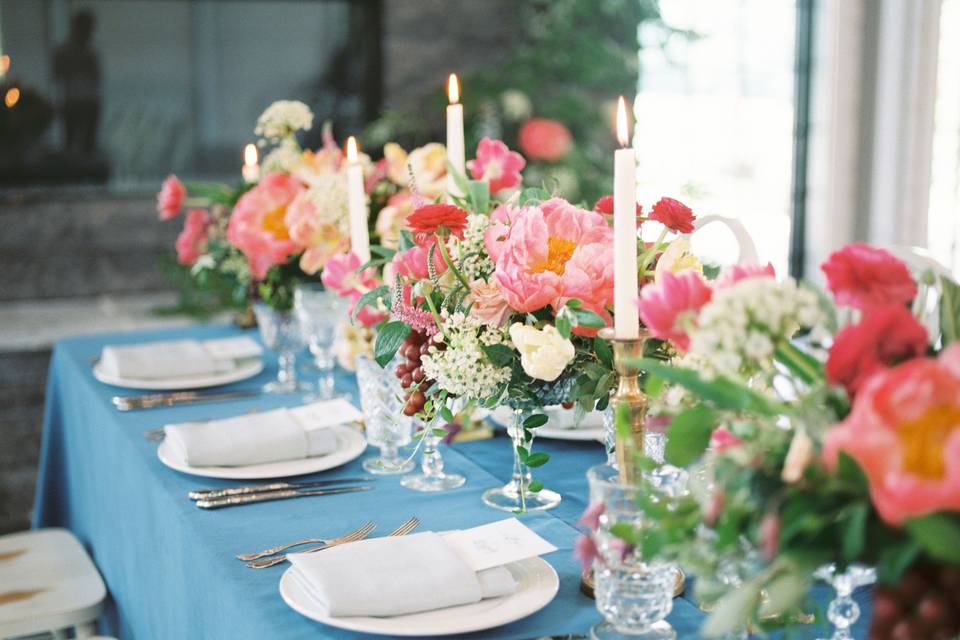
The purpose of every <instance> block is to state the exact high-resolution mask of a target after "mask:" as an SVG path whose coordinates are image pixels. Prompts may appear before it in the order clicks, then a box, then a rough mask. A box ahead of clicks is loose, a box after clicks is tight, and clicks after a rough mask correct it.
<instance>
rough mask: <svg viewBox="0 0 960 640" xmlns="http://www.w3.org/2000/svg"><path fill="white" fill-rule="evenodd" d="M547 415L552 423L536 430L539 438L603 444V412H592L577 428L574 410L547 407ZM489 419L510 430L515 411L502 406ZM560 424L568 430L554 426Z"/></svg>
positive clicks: (584, 417)
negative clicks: (574, 423) (574, 424)
mask: <svg viewBox="0 0 960 640" xmlns="http://www.w3.org/2000/svg"><path fill="white" fill-rule="evenodd" d="M546 414H547V417H548V418H550V421H549V422H547V424H545V425H543V426H542V427H537V428H536V429H534V433H536V435H537V437H538V438H549V439H551V440H580V441H591V440H593V441H596V442H603V412H601V411H591V412H590V413H588V414H587V415H585V416H583V420H582V421H581V423H580V424H579V425H578V426H576V427H574V426H573V422H574V409H564V408H563V407H560V406H556V407H547V409H546ZM489 417H490V419H491V420H493V421H494V422H496V423H497V424H498V425H500V426H502V427H505V428H509V426H510V425H511V423H512V422H513V411H512V410H511V409H510V407H505V406H500V407H497V408H496V409H494V411H493V413H491V414H490V416H489ZM558 423H560V424H563V425H565V426H566V428H564V427H560V426H554V425H555V424H558Z"/></svg>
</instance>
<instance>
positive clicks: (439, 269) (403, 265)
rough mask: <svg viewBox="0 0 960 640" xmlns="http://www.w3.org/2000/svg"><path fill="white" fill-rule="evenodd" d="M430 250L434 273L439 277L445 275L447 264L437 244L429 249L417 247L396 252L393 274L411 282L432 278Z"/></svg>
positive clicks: (392, 261)
mask: <svg viewBox="0 0 960 640" xmlns="http://www.w3.org/2000/svg"><path fill="white" fill-rule="evenodd" d="M430 250H432V251H433V272H434V273H435V274H437V275H440V274H442V273H444V272H445V271H446V270H447V263H446V261H445V260H444V259H443V256H442V255H440V249H439V248H438V247H437V245H436V244H435V243H434V244H431V245H430V246H429V247H423V246H420V245H417V246H415V247H412V248H410V249H407V250H406V251H398V252H396V253H395V254H394V255H393V260H391V262H390V264H391V265H392V266H393V272H394V273H396V274H398V275H400V276H402V277H404V278H408V279H410V280H426V279H427V278H429V277H430V271H429V265H428V264H427V256H428V252H429V251H430Z"/></svg>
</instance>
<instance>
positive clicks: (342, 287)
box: [320, 251, 386, 327]
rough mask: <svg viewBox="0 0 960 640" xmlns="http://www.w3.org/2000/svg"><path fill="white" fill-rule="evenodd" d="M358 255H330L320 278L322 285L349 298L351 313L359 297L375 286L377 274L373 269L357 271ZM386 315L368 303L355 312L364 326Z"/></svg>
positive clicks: (376, 322)
mask: <svg viewBox="0 0 960 640" xmlns="http://www.w3.org/2000/svg"><path fill="white" fill-rule="evenodd" d="M360 265H361V262H360V256H358V255H357V254H355V253H353V252H352V251H351V252H349V253H341V254H339V255H335V256H332V257H330V258H329V259H328V260H327V264H326V267H325V268H324V270H323V275H321V276H320V280H321V281H322V282H323V284H324V286H326V287H329V288H330V289H333V290H334V291H336V292H337V293H338V294H339V295H340V296H341V297H344V298H350V313H351V314H352V313H353V309H354V307H355V306H356V305H357V301H358V300H359V299H360V297H361V296H362V295H363V294H364V293H366V292H367V291H370V290H372V289H374V288H376V286H377V276H376V271H375V270H374V269H366V270H364V271H363V272H358V271H357V269H359V268H360ZM385 317H386V314H383V313H379V312H377V311H376V310H375V309H373V308H372V307H371V306H370V305H367V306H365V307H363V308H362V309H360V312H359V313H358V314H357V320H359V321H360V323H361V324H362V325H363V326H365V327H372V326H373V325H375V324H378V323H379V322H380V321H382V320H383V319H384V318H385Z"/></svg>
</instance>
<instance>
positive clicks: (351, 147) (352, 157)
mask: <svg viewBox="0 0 960 640" xmlns="http://www.w3.org/2000/svg"><path fill="white" fill-rule="evenodd" d="M359 155H360V154H359V152H358V151H357V139H356V138H354V137H353V136H350V137H349V138H347V162H356V161H357V157H358V156H359Z"/></svg>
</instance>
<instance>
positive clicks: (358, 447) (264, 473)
mask: <svg viewBox="0 0 960 640" xmlns="http://www.w3.org/2000/svg"><path fill="white" fill-rule="evenodd" d="M330 429H333V430H334V431H335V432H336V434H337V441H338V443H339V445H340V446H339V447H337V450H336V451H334V452H333V453H329V454H327V455H325V456H315V457H313V458H302V459H300V460H281V461H279V462H268V463H266V464H252V465H247V466H245V467H191V466H190V465H188V464H187V463H186V461H185V460H184V459H183V458H182V457H180V456H178V455H177V452H176V450H175V449H174V448H173V447H172V446H170V445H169V443H168V442H167V441H166V440H164V441H163V442H161V443H160V446H159V447H157V457H158V458H160V462H162V463H163V464H165V465H167V466H168V467H170V468H171V469H175V470H177V471H180V472H183V473H189V474H190V475H194V476H203V477H205V478H222V479H225V480H266V479H269V478H286V477H289V476H300V475H304V474H307V473H316V472H318V471H326V470H328V469H333V468H334V467H339V466H340V465H342V464H346V463H348V462H350V461H351V460H354V459H356V458H357V457H358V456H359V455H360V454H361V453H363V451H364V450H365V449H366V448H367V441H366V439H365V438H364V437H363V434H362V433H360V432H359V431H357V430H356V429H354V428H352V427H348V426H344V425H337V426H333V427H330Z"/></svg>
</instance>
